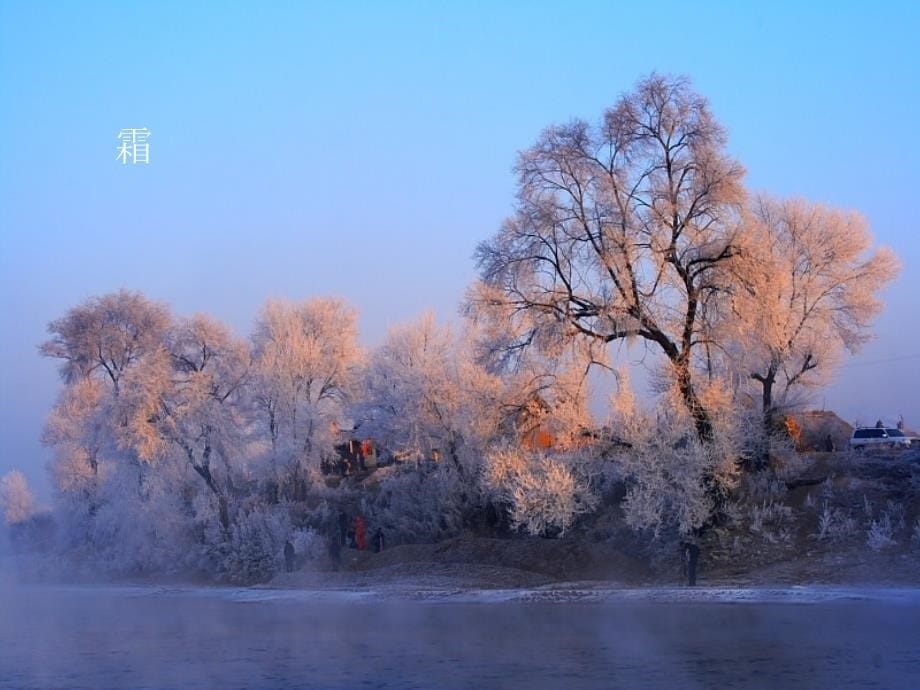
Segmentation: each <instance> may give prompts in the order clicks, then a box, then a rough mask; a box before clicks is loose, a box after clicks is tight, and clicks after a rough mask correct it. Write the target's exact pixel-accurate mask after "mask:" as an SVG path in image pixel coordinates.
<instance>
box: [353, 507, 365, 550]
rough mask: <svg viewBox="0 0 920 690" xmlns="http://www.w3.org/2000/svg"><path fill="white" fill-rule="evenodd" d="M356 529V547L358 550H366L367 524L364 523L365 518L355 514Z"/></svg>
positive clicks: (354, 525)
mask: <svg viewBox="0 0 920 690" xmlns="http://www.w3.org/2000/svg"><path fill="white" fill-rule="evenodd" d="M353 527H354V530H355V547H356V548H357V549H358V551H364V549H366V548H367V525H365V524H364V518H363V517H361V516H360V515H355V521H354V524H353Z"/></svg>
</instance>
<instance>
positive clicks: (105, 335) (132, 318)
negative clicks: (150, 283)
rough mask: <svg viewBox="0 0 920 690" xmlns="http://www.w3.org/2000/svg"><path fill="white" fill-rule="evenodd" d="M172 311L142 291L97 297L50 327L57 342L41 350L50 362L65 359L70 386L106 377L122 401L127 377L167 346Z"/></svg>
mask: <svg viewBox="0 0 920 690" xmlns="http://www.w3.org/2000/svg"><path fill="white" fill-rule="evenodd" d="M169 325H170V316H169V311H168V310H167V308H166V307H165V306H163V305H162V304H159V303H156V302H152V301H151V300H149V299H147V298H146V297H145V296H144V295H142V294H141V293H139V292H129V291H128V290H119V291H118V292H114V293H110V294H108V295H102V296H101V297H91V298H89V299H88V300H86V301H85V302H83V303H82V304H80V305H79V306H76V307H74V308H73V309H71V310H70V311H68V312H67V314H66V315H65V316H64V317H63V318H60V319H57V320H56V321H52V322H51V323H50V324H49V325H48V332H49V333H50V334H51V336H52V337H51V339H50V340H47V341H46V342H44V343H42V344H41V345H40V346H39V351H40V352H41V353H42V354H43V355H45V356H47V357H56V358H59V359H63V360H64V363H63V365H62V367H61V376H62V378H63V379H64V380H65V381H66V382H67V383H72V382H73V381H76V380H78V379H80V378H86V377H89V376H93V375H101V376H102V377H103V378H105V379H106V380H108V382H109V383H110V384H111V385H112V389H113V391H114V393H115V395H116V396H117V395H118V393H119V391H120V387H121V382H122V379H123V378H124V375H125V373H126V372H127V371H128V370H129V369H130V368H131V367H132V366H134V365H136V364H137V363H138V362H139V361H140V360H141V358H142V357H143V356H144V355H145V354H148V353H151V352H153V351H155V350H157V349H158V348H160V347H161V346H162V343H163V337H164V334H165V332H166V329H167V328H169Z"/></svg>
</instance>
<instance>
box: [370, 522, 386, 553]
mask: <svg viewBox="0 0 920 690" xmlns="http://www.w3.org/2000/svg"><path fill="white" fill-rule="evenodd" d="M371 544H372V545H373V547H374V553H380V552H381V551H383V546H384V543H383V530H382V529H380V528H379V527H378V528H377V531H376V532H374V536H373V537H372V538H371Z"/></svg>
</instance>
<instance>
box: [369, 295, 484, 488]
mask: <svg viewBox="0 0 920 690" xmlns="http://www.w3.org/2000/svg"><path fill="white" fill-rule="evenodd" d="M500 386H501V384H500V381H499V380H498V378H497V377H495V376H491V375H489V374H488V373H486V372H485V371H484V370H483V369H482V368H481V367H479V366H478V365H477V364H476V363H475V362H474V360H473V355H472V351H471V348H470V345H469V342H468V341H465V340H464V339H462V338H458V337H456V336H454V334H453V333H452V332H451V329H450V328H448V327H442V326H439V325H438V324H437V322H436V321H435V318H434V315H433V314H431V313H426V314H424V315H423V316H422V317H421V318H419V319H418V320H417V321H415V322H412V323H409V324H405V325H400V326H395V327H393V328H391V329H390V332H389V334H388V336H387V339H386V341H385V342H384V343H383V344H382V345H381V346H380V347H378V348H377V349H376V350H375V351H374V352H373V353H372V354H371V357H370V360H369V362H368V366H367V370H366V375H365V380H364V386H363V396H362V398H363V402H362V403H361V404H360V405H359V406H358V407H357V410H356V414H357V417H358V420H357V421H358V422H359V424H360V425H361V429H362V432H366V433H367V434H368V435H370V436H373V437H375V438H377V439H379V440H380V442H382V443H383V444H384V445H385V446H387V447H389V448H392V449H394V450H410V451H413V452H414V453H415V454H417V455H419V456H424V457H430V453H431V452H432V451H433V450H438V451H440V452H442V453H444V455H445V457H446V458H448V459H449V460H450V461H451V462H452V463H453V464H454V465H455V466H456V467H457V468H458V469H459V470H460V471H461V472H462V471H463V468H464V462H463V461H462V460H461V453H462V451H463V450H464V446H466V450H470V449H472V450H473V452H474V453H476V452H478V451H479V450H481V448H482V446H483V444H484V443H485V442H486V440H487V439H488V438H490V437H491V436H493V435H494V434H495V433H496V430H497V421H498V412H499V410H498V396H499V392H500Z"/></svg>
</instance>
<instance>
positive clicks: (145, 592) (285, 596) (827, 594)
mask: <svg viewBox="0 0 920 690" xmlns="http://www.w3.org/2000/svg"><path fill="white" fill-rule="evenodd" d="M25 589H29V590H34V591H37V592H40V591H55V592H66V593H69V594H73V595H76V596H79V595H80V594H81V593H83V594H87V595H95V594H98V593H99V592H105V593H106V594H108V595H112V596H115V597H130V598H135V597H143V598H150V597H157V598H170V599H175V598H179V599H189V598H192V599H217V600H222V601H228V602H237V603H279V604H284V603H294V602H311V601H327V602H339V603H347V602H353V603H361V602H381V601H394V602H395V601H418V602H425V603H458V604H459V603H463V604H470V603H481V604H502V603H518V604H526V603H539V604H553V603H559V604H572V603H590V604H603V605H607V604H630V603H642V604H654V603H662V604H701V603H708V604H712V603H724V604H766V603H769V604H820V603H823V602H831V601H866V602H883V603H889V604H905V605H911V606H920V587H878V586H873V585H866V586H846V587H841V586H819V585H813V586H793V587H751V588H740V587H693V588H690V587H639V588H636V587H631V588H621V587H611V586H609V584H605V583H597V582H582V583H559V584H553V585H549V586H544V587H535V588H514V589H476V588H460V587H454V588H431V587H425V586H415V585H413V584H412V583H411V582H407V583H404V584H401V585H388V586H381V587H376V588H360V589H359V588H322V589H290V588H276V587H269V586H259V587H202V586H191V585H190V586H174V585H170V586H163V585H99V586H91V585H74V586H66V585H40V586H28V587H25Z"/></svg>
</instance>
